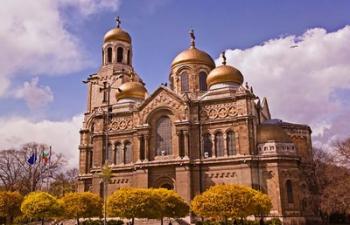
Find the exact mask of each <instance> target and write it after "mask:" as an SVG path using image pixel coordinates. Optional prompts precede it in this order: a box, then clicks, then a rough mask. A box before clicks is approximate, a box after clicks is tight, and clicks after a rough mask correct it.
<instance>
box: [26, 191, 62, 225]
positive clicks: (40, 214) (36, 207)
mask: <svg viewBox="0 0 350 225" xmlns="http://www.w3.org/2000/svg"><path fill="white" fill-rule="evenodd" d="M21 211H22V213H23V214H24V215H25V216H27V217H29V218H37V219H41V224H42V225H44V221H45V219H47V218H53V217H56V216H60V214H61V213H62V211H63V210H62V206H61V205H60V204H59V202H58V200H57V199H56V198H55V197H54V196H52V195H50V194H48V193H46V192H32V193H29V194H28V195H27V196H25V198H24V201H23V202H22V205H21Z"/></svg>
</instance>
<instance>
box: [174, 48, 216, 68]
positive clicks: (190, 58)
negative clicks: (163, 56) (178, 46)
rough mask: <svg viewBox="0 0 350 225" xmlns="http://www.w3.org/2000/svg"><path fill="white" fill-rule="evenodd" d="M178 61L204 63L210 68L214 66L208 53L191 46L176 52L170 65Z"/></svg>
mask: <svg viewBox="0 0 350 225" xmlns="http://www.w3.org/2000/svg"><path fill="white" fill-rule="evenodd" d="M180 63H195V64H204V65H207V66H209V67H211V68H214V67H215V62H214V60H213V59H212V58H211V57H210V55H208V54H207V53H206V52H204V51H201V50H199V49H197V48H195V47H193V46H191V47H190V48H189V49H186V50H185V51H182V52H181V53H180V54H178V55H177V56H176V57H175V59H174V60H173V62H172V63H171V66H172V67H174V66H176V65H178V64H180Z"/></svg>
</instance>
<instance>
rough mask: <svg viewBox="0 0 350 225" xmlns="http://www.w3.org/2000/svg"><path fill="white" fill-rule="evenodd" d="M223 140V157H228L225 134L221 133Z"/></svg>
mask: <svg viewBox="0 0 350 225" xmlns="http://www.w3.org/2000/svg"><path fill="white" fill-rule="evenodd" d="M223 138H224V156H225V157H227V156H228V146H227V133H223Z"/></svg>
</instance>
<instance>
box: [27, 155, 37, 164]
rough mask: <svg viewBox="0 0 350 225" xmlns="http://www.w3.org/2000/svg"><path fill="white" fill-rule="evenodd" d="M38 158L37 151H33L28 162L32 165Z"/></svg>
mask: <svg viewBox="0 0 350 225" xmlns="http://www.w3.org/2000/svg"><path fill="white" fill-rule="evenodd" d="M36 160H37V156H36V154H35V152H33V154H32V156H30V158H29V159H28V163H29V164H30V165H34V164H35V163H36Z"/></svg>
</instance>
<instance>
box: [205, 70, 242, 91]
mask: <svg viewBox="0 0 350 225" xmlns="http://www.w3.org/2000/svg"><path fill="white" fill-rule="evenodd" d="M226 82H232V83H236V84H239V85H241V84H242V83H243V75H242V73H241V72H240V71H239V70H238V69H236V68H234V67H232V66H228V65H221V66H218V67H216V68H215V69H213V70H212V71H211V72H210V73H209V75H208V77H207V85H208V86H209V87H210V86H212V85H214V84H218V83H226Z"/></svg>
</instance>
